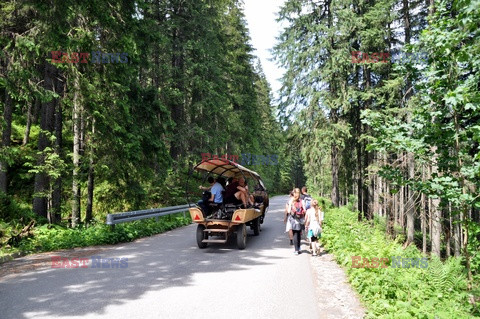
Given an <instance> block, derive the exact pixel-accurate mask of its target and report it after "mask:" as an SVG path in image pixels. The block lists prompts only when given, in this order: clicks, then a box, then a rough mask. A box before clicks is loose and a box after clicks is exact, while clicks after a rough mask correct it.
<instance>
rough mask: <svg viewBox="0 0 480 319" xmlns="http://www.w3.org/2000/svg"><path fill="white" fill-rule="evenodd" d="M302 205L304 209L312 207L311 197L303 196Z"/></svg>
mask: <svg viewBox="0 0 480 319" xmlns="http://www.w3.org/2000/svg"><path fill="white" fill-rule="evenodd" d="M303 205H304V206H305V209H310V207H312V196H310V195H305V196H304V197H303Z"/></svg>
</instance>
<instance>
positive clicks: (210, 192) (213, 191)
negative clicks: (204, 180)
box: [197, 176, 224, 216]
mask: <svg viewBox="0 0 480 319" xmlns="http://www.w3.org/2000/svg"><path fill="white" fill-rule="evenodd" d="M208 182H209V183H210V187H204V186H199V188H200V189H202V190H204V191H205V192H204V196H203V198H202V200H200V201H199V202H198V203H197V205H198V206H200V208H201V209H202V211H203V214H204V216H206V215H208V213H209V212H210V209H209V207H210V204H218V205H220V204H222V203H223V192H224V190H223V186H222V182H223V179H222V178H221V177H219V178H217V181H216V182H215V180H214V179H213V177H212V176H209V177H208Z"/></svg>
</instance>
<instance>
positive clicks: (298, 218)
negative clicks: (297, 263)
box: [288, 188, 306, 255]
mask: <svg viewBox="0 0 480 319" xmlns="http://www.w3.org/2000/svg"><path fill="white" fill-rule="evenodd" d="M305 213H306V210H305V207H304V206H303V201H302V200H301V199H300V189H299V188H295V189H294V190H293V198H292V199H291V200H290V202H289V203H288V214H289V216H288V222H289V223H290V224H291V226H292V232H293V244H294V247H295V255H298V254H300V253H301V251H300V243H301V239H302V230H303V229H304V228H305Z"/></svg>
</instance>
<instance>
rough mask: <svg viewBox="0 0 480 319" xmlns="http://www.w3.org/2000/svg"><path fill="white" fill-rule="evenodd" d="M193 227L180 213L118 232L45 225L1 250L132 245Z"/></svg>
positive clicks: (120, 226)
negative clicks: (142, 239)
mask: <svg viewBox="0 0 480 319" xmlns="http://www.w3.org/2000/svg"><path fill="white" fill-rule="evenodd" d="M190 223H191V218H190V215H189V214H186V216H185V217H184V216H183V213H177V214H172V215H167V216H162V217H159V219H158V222H157V221H156V220H155V219H154V218H149V219H144V220H139V221H133V222H129V223H124V224H118V225H116V226H115V228H114V229H112V228H111V227H110V226H107V225H105V223H104V222H97V223H94V224H91V225H90V226H88V227H87V226H85V225H80V226H79V227H77V228H68V227H65V226H61V225H48V224H44V225H41V226H38V227H35V228H34V230H33V236H31V237H28V238H24V239H22V240H21V241H20V242H19V243H17V244H14V245H6V246H4V247H1V249H0V256H2V255H3V256H4V255H11V254H13V253H17V254H18V253H21V254H31V253H36V252H48V251H54V250H58V249H70V248H75V247H86V246H97V245H109V244H110V245H111V244H117V243H123V242H130V241H133V240H135V239H137V238H141V237H147V236H152V235H155V234H159V233H163V232H165V231H168V230H171V229H174V228H177V227H181V226H185V225H188V224H190Z"/></svg>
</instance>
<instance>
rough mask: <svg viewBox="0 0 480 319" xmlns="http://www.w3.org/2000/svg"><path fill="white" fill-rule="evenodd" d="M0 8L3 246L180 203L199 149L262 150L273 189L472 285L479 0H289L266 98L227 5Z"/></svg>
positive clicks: (5, 4) (170, 2)
mask: <svg viewBox="0 0 480 319" xmlns="http://www.w3.org/2000/svg"><path fill="white" fill-rule="evenodd" d="M0 16H1V18H0V46H1V47H2V50H1V53H0V112H1V115H2V117H1V123H0V124H1V132H2V138H1V142H0V143H1V144H0V147H1V148H0V150H1V151H0V239H1V240H2V241H1V243H2V245H6V244H8V246H11V245H13V246H14V245H15V243H14V242H12V240H11V239H12V236H11V234H21V233H20V232H21V231H22V229H25V227H28V226H29V225H30V226H32V221H33V222H35V224H36V225H47V226H48V227H53V228H55V227H62V228H65V229H78V228H82V227H86V228H88V226H89V225H96V224H103V223H104V221H105V216H106V214H107V213H112V212H120V211H128V210H135V209H142V208H147V207H159V206H169V205H176V204H184V203H185V196H184V195H185V179H186V176H187V174H188V170H189V169H190V168H191V167H192V165H193V164H194V163H196V162H199V161H200V160H202V154H206V153H208V154H218V155H219V156H221V155H223V154H258V155H259V156H263V157H268V156H275V158H276V164H275V165H264V164H265V163H262V162H261V161H258V162H256V163H253V164H254V165H251V166H249V165H247V166H248V167H251V168H253V169H254V170H255V171H257V172H258V173H259V174H260V175H261V176H262V177H263V178H264V181H265V184H266V186H267V189H268V190H269V192H270V195H274V194H286V193H287V192H288V191H289V190H291V189H292V188H293V187H301V186H303V185H304V184H306V185H307V186H308V188H309V190H310V193H312V194H313V195H315V196H320V197H323V198H328V199H329V200H331V202H332V205H333V206H334V207H340V206H347V207H348V208H349V209H350V210H351V211H353V212H354V213H355V214H356V216H357V220H358V222H359V223H364V222H366V223H367V224H369V225H371V226H372V227H373V226H378V225H379V224H381V225H384V229H383V231H384V233H385V235H386V236H387V237H388V238H390V239H392V240H394V241H396V242H399V243H401V244H402V245H403V247H404V249H411V247H416V248H417V249H418V251H419V252H420V253H422V254H423V255H427V256H431V257H437V258H439V259H441V260H447V259H449V258H455V260H458V261H460V262H461V266H462V269H463V271H464V275H465V277H466V282H467V283H468V285H467V286H468V287H467V290H468V291H472V290H474V289H478V282H480V280H479V278H480V196H479V191H478V189H479V186H480V148H479V143H480V93H479V92H480V28H479V21H480V1H478V0H456V1H449V0H438V1H435V0H414V1H408V0H360V1H359V0H336V1H332V0H286V1H285V3H284V4H283V5H282V7H281V9H280V11H279V12H278V22H281V23H282V25H284V26H285V27H284V28H283V29H282V30H281V32H280V36H279V37H278V38H277V44H276V46H275V47H274V48H273V54H274V56H275V60H276V62H277V63H278V65H280V66H281V67H283V68H284V69H285V73H284V76H283V78H282V79H281V80H282V88H281V91H280V92H279V98H278V99H274V98H273V94H272V91H271V88H270V85H269V83H268V82H267V79H266V77H265V74H264V72H263V70H262V66H261V64H260V62H259V60H258V58H257V57H256V56H255V55H254V53H253V48H252V45H251V43H250V36H249V30H248V28H247V25H246V22H245V16H244V12H243V2H242V1H241V0H205V1H185V0H164V1H149V0H126V1H121V2H115V1H92V0H87V1H80V2H78V1H71V0H66V1H62V2H60V1H34V0H22V1H2V2H1V3H0ZM235 156H238V155H235ZM341 211H342V210H339V212H341ZM172 223H173V224H175V223H176V222H173V221H172ZM184 223H185V221H180V222H179V224H184ZM173 224H172V225H173ZM35 227H37V226H35ZM152 227H153V226H152ZM55 229H57V228H55ZM42 231H44V232H47V230H46V228H45V229H44V230H42ZM140 233H141V232H140ZM140 233H138V234H136V235H135V236H137V235H138V236H140V235H141V234H140ZM145 234H149V233H148V232H147V233H145ZM124 235H125V236H127V235H128V236H127V237H128V238H129V239H132V238H133V237H135V236H133V235H132V236H130V233H129V231H127V233H125V234H124ZM122 236H123V235H122ZM16 237H17V239H19V238H18V236H16ZM127 237H125V238H126V239H128V238H127ZM122 238H123V237H122ZM20 239H21V238H20ZM55 247H57V246H55ZM57 248H58V247H57ZM477 295H480V294H477ZM472 298H473V303H475V297H472ZM477 302H478V303H480V298H479V300H478V301H477Z"/></svg>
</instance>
